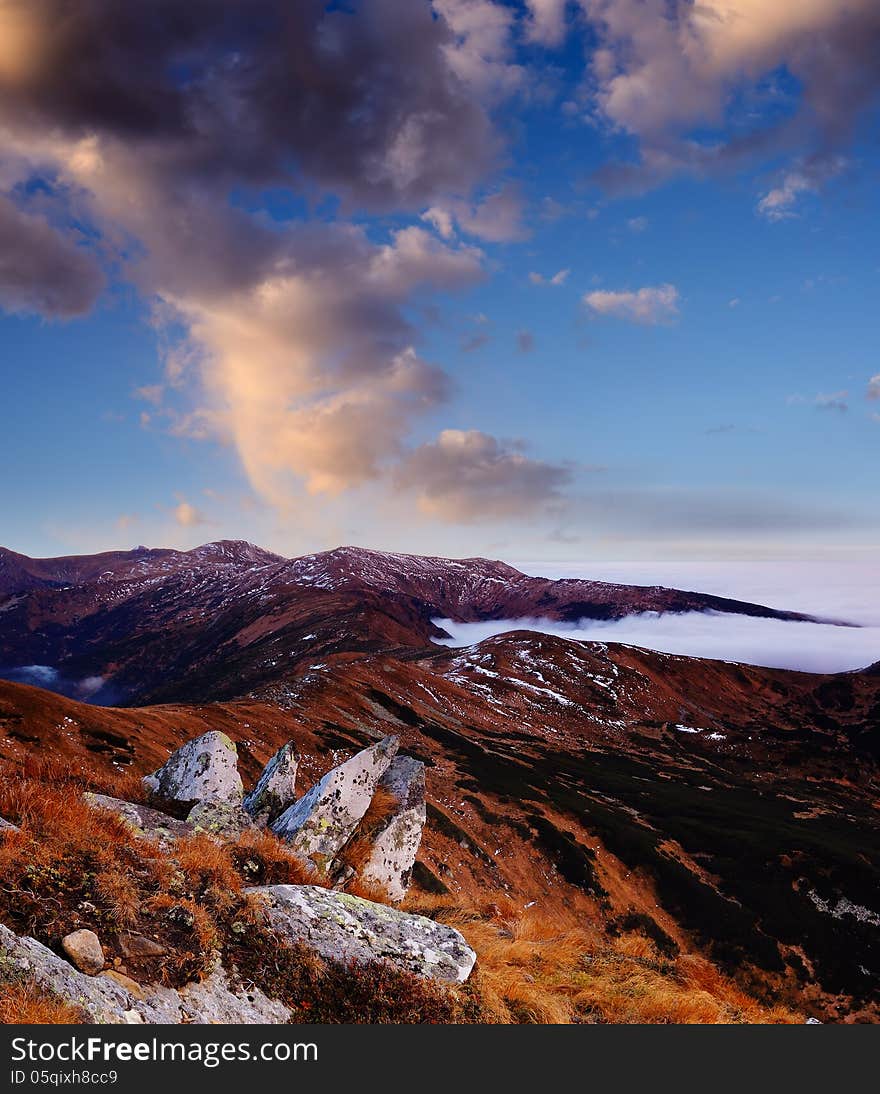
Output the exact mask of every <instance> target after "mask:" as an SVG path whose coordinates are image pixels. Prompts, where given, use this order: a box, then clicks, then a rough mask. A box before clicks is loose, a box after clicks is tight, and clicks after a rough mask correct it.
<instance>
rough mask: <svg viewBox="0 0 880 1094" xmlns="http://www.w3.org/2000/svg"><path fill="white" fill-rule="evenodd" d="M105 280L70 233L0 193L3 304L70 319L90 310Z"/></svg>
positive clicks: (10, 308) (0, 303) (0, 301)
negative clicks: (53, 225) (22, 207)
mask: <svg viewBox="0 0 880 1094" xmlns="http://www.w3.org/2000/svg"><path fill="white" fill-rule="evenodd" d="M103 285H104V277H103V274H102V273H101V270H100V267H99V265H98V263H97V261H96V260H95V258H94V257H93V256H92V255H91V254H89V252H88V251H86V250H84V249H83V248H82V247H80V246H78V245H77V243H76V241H75V240H74V238H73V237H72V236H71V235H70V234H64V233H62V232H61V231H59V230H57V229H56V228H53V227H52V225H51V224H50V223H49V222H48V220H46V218H45V217H43V216H39V215H35V214H32V213H28V212H26V211H25V210H23V209H20V208H18V207H17V206H16V205H14V204H13V202H12V201H10V200H9V199H8V198H6V197H3V196H2V195H0V307H2V308H3V309H5V310H6V311H9V312H14V313H22V314H27V313H31V314H37V315H42V316H44V317H45V318H47V319H70V318H72V317H74V316H78V315H84V314H85V313H86V312H88V311H90V310H91V308H92V306H93V305H94V303H95V301H96V300H97V298H98V295H99V294H100V292H101V289H102V288H103Z"/></svg>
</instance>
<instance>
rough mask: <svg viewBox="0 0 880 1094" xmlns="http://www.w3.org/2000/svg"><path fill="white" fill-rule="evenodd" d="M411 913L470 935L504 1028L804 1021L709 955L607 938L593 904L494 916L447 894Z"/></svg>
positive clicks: (507, 907) (509, 910) (425, 900)
mask: <svg viewBox="0 0 880 1094" xmlns="http://www.w3.org/2000/svg"><path fill="white" fill-rule="evenodd" d="M406 907H407V908H408V909H409V910H411V911H415V912H420V913H421V914H427V915H431V916H433V917H434V918H437V919H440V920H442V921H444V922H447V923H450V924H452V925H454V926H456V927H457V928H458V929H459V930H460V931H461V932H462V934H464V936H465V938H467V940H468V942H469V943H470V945H471V946H472V947H473V948H474V949H475V950H476V952H477V968H476V971H475V973H474V977H475V978H476V986H477V988H478V990H479V993H480V996H481V998H482V1001H483V1005H484V1007H485V1008H486V1010H487V1011H488V1012H489V1013H491V1014H492V1016H493V1018H494V1019H495V1020H496V1021H499V1022H504V1023H508V1022H538V1023H554V1024H568V1023H573V1022H575V1023H582V1022H592V1023H595V1022H602V1023H651V1024H666V1023H706V1024H728V1023H762V1024H763V1023H774V1024H775V1023H800V1022H803V1016H801V1015H797V1014H795V1013H793V1012H792V1011H790V1010H787V1009H786V1008H784V1007H765V1006H762V1005H761V1004H760V1003H758V1002H757V1001H756V1000H755V999H753V998H752V997H750V996H749V995H747V994H746V993H745V992H744V991H743V990H742V989H740V988H739V987H737V986H736V985H735V984H734V983H733V982H732V981H731V980H729V979H728V978H727V977H725V976H724V975H723V974H722V973H721V972H719V970H718V969H716V968H715V967H714V966H713V965H712V964H711V963H710V962H708V961H707V960H705V959H704V958H702V957H699V956H697V955H694V954H682V955H680V956H678V957H676V958H668V957H664V956H662V955H661V954H660V953H659V951H658V950H657V947H656V946H655V944H654V942H652V941H651V940H650V939H649V938H647V937H646V936H645V935H644V934H642V933H640V932H638V931H631V932H625V933H623V934H621V935H620V936H619V937H617V938H614V939H610V940H609V939H608V937H607V936H606V935H605V934H604V932H603V931H602V930H601V929H600V926H599V925H593V924H592V922H591V919H590V918H588V914H587V913H588V909H587V908H586V906H585V907H584V908H582V909H577V908H572V909H571V910H569V911H567V912H561V911H550V910H548V909H542V908H539V907H535V908H531V909H521V908H520V909H517V908H516V907H515V906H514V905H513V903H512V902H511V901H509V900H508V901H499V902H498V903H497V904H495V905H493V906H492V909H491V913H488V912H487V909H485V908H484V909H474V908H470V909H469V908H465V907H461V906H460V905H458V904H456V903H455V902H454V900H452V899H451V898H449V897H420V898H412V897H411V898H409V899H408V900H407V902H406Z"/></svg>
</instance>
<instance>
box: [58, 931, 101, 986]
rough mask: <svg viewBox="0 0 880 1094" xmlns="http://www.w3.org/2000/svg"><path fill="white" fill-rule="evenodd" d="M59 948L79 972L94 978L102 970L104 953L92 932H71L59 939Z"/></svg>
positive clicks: (99, 941) (98, 940)
mask: <svg viewBox="0 0 880 1094" xmlns="http://www.w3.org/2000/svg"><path fill="white" fill-rule="evenodd" d="M61 948H62V950H64V952H65V953H66V954H67V956H68V957H69V958H70V960H71V961H72V962H73V963H74V965H76V967H77V968H78V969H79V971H80V972H84V973H87V974H88V975H89V976H96V975H97V974H98V973H99V972H100V971H101V969H103V968H104V951H103V950H102V949H101V940H100V939H99V938H98V936H97V935H96V934H95V932H94V931H89V930H81V931H71V933H70V934H66V935H65V936H64V938H62V939H61Z"/></svg>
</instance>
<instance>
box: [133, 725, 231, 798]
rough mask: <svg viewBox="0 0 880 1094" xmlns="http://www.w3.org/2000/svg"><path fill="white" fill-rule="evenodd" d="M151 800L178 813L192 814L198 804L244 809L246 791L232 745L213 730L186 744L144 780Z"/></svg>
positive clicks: (228, 739) (229, 740)
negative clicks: (218, 803)
mask: <svg viewBox="0 0 880 1094" xmlns="http://www.w3.org/2000/svg"><path fill="white" fill-rule="evenodd" d="M144 786H145V788H146V789H147V791H148V792H149V794H150V797H151V799H152V800H153V801H154V802H155V803H157V804H159V805H161V806H163V807H165V808H171V809H175V810H189V809H192V807H193V806H194V805H195V804H196V802H226V803H228V804H229V805H241V802H242V798H243V796H244V790H243V787H242V784H241V776H240V775H239V773H238V753H237V751H236V748H235V744H234V743H233V741H232V740H231V739H230V738H229V737H227V736H226V734H225V733H220V732H219V731H218V730H211V731H210V732H208V733H203V734H202V736H201V737H196V738H195V739H194V740H192V741H187V743H186V744H185V745H182V746H181V747H180V748H178V749H177V751H176V752H172V754H171V755H170V756H169V757H168V759H167V760H166V761H165V763H164V764H163V765H162V766H161V767H160V768H159V770H158V771H155V772H154V773H153V774H152V775H147V776H146V778H145V779H144Z"/></svg>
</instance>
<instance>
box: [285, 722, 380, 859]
mask: <svg viewBox="0 0 880 1094" xmlns="http://www.w3.org/2000/svg"><path fill="white" fill-rule="evenodd" d="M398 744H399V741H398V738H397V737H383V739H382V740H381V741H379V743H378V744H375V745H373V746H372V747H371V748H365V749H364V750H363V751H362V752H358V753H357V754H356V755H354V756H352V757H351V759H350V760H346V761H345V763H343V764H340V765H339V766H338V767H334V768H333V769H332V770H330V771H328V772H327V774H326V775H325V776H324V778H323V779H321V781H320V782H319V783H316V784H315V785H314V786H313V787H312V789H311V790H310V791H309V792H308V793H307V794H305V795H304V796H303V797H302V798H300V799H299V801H298V802H294V804H293V805H291V806H290V808H289V809H285V811H284V812H283V813H282V814H281V816H280V817H278V819H277V820H276V821H275V822H274V823H273V824H272V831H273V832H275V834H276V835H278V836H280V837H281V838H282V839H285V840H287V842H288V843H289V844H290V845H291V847H292V849H293V850H294V852H295V853H296V854H297V855H299V856H300V857H301V858H303V859H307V860H309V861H311V862H312V863H314V864H315V865H316V866H318V867H319V868H321V869H323V868H324V867H325V866H326V865H327V864H328V863H329V862H330V861H331V860H332V859H333V858H334V857H335V856H336V855H337V854H338V852H339V851H340V849H341V848H342V847H344V846H345V844H346V843H347V842H348V840H349V838H350V836H351V834H352V832H354V830H355V828H356V827H357V825H358V821H360V819H361V817H363V815H364V813H366V811H367V807H368V806H369V804H370V802H371V801H372V799H373V794H374V793H375V790H376V784H377V783H378V782H379V779H381V778H382V776H383V775H384V774H385V771H386V770H387V768H388V765H389V764H390V763H391V761H392V760H393V759H394V755H395V753H396V752H397V747H398Z"/></svg>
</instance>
